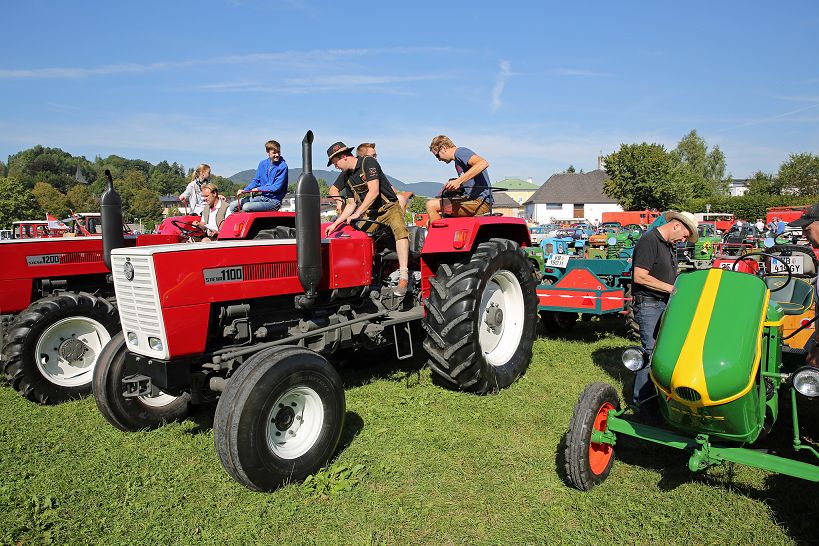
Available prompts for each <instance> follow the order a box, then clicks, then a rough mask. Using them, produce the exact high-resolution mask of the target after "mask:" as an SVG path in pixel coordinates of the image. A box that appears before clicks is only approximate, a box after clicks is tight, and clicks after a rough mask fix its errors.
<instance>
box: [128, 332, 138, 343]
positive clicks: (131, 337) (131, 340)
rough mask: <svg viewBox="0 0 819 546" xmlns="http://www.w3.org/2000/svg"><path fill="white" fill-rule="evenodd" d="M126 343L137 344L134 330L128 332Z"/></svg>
mask: <svg viewBox="0 0 819 546" xmlns="http://www.w3.org/2000/svg"><path fill="white" fill-rule="evenodd" d="M128 344H129V345H137V344H138V341H137V335H136V334H135V333H134V332H128Z"/></svg>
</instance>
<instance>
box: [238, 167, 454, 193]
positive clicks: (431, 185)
mask: <svg viewBox="0 0 819 546" xmlns="http://www.w3.org/2000/svg"><path fill="white" fill-rule="evenodd" d="M313 175H315V177H316V178H323V179H324V180H325V181H326V182H327V184H332V183H333V182H335V180H336V178H337V177H338V171H325V170H322V169H314V170H313ZM254 176H256V169H248V170H246V171H241V172H238V173H236V174H234V175H233V176H230V177H228V178H229V179H230V180H232V181H233V182H235V183H237V184H247V183H248V182H250V181H251V180H253V177H254ZM289 176H290V183H291V184H295V183H296V180H298V179H299V176H301V168H300V167H298V168H292V169H290V174H289ZM387 178H388V179H389V181H390V183H392V185H393V186H395V188H396V189H398V190H401V191H411V192H413V193H414V194H415V195H417V196H419V197H433V196H435V195H438V192H440V191H441V184H440V183H439V182H415V183H412V184H407V183H405V182H401V181H400V180H398V179H397V178H393V177H392V176H390V175H387Z"/></svg>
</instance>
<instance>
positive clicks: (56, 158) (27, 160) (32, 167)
mask: <svg viewBox="0 0 819 546" xmlns="http://www.w3.org/2000/svg"><path fill="white" fill-rule="evenodd" d="M76 161H77V160H76V159H75V158H74V156H72V155H71V154H69V153H68V152H64V151H63V150H61V149H59V148H45V147H43V146H39V145H38V146H34V147H33V148H29V149H27V150H23V151H22V152H18V153H16V154H14V155H13V156H11V157H10V158H9V165H8V167H9V176H13V177H15V178H17V179H18V180H19V181H20V182H22V183H23V185H25V186H26V187H28V188H33V187H34V184H36V183H37V182H45V183H46V184H50V185H52V186H54V187H55V188H56V189H57V190H59V191H61V192H64V191H66V190H67V189H68V188H69V187H70V186H71V185H72V184H74V183H76V181H75V180H74V173H75V172H76V169H77V163H76Z"/></svg>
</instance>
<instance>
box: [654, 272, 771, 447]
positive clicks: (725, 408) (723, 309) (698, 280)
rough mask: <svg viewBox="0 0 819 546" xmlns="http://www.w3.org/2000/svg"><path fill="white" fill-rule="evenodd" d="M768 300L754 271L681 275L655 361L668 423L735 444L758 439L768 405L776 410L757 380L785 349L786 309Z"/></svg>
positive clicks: (658, 385) (669, 307) (766, 291)
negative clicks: (782, 344)
mask: <svg viewBox="0 0 819 546" xmlns="http://www.w3.org/2000/svg"><path fill="white" fill-rule="evenodd" d="M769 299H770V292H769V291H768V288H767V286H766V285H765V283H764V281H762V280H761V279H760V278H758V277H756V276H753V275H747V274H743V273H738V272H733V271H723V270H721V269H710V270H704V271H697V272H694V273H690V274H686V275H683V276H681V277H680V278H679V279H678V280H677V283H676V285H675V294H674V296H673V297H672V298H671V300H670V302H669V305H668V308H667V309H666V312H665V315H664V317H663V323H662V326H661V329H660V335H659V337H658V339H657V343H656V346H655V349H654V353H653V355H652V364H651V366H652V367H651V378H652V380H653V381H654V384H655V385H656V386H657V389H658V390H659V392H660V410H661V412H662V414H663V417H664V418H665V419H666V421H667V422H668V423H669V424H670V425H671V426H673V427H674V428H677V429H678V430H681V431H683V432H687V433H692V434H700V433H708V434H713V435H714V436H716V437H720V438H723V439H726V440H732V441H736V442H752V441H754V440H755V439H756V438H757V436H758V435H759V433H760V431H761V430H762V426H763V423H764V421H765V414H766V411H769V412H770V411H773V412H775V411H776V409H775V408H776V404H775V403H773V404H770V403H766V398H765V396H760V392H759V385H758V384H757V378H758V376H759V366H760V363H761V362H768V361H771V362H779V355H777V354H765V353H766V352H769V351H773V352H776V351H781V348H780V339H779V338H780V335H781V334H780V330H781V325H782V316H783V315H782V311H781V309H779V307H778V306H776V305H772V306H770V307H769V305H768V301H769ZM774 396H776V394H775V393H772V394H771V397H774ZM768 402H771V400H770V399H769V400H768ZM774 402H775V400H774ZM766 407H767V408H768V409H767V410H766ZM773 417H775V415H773Z"/></svg>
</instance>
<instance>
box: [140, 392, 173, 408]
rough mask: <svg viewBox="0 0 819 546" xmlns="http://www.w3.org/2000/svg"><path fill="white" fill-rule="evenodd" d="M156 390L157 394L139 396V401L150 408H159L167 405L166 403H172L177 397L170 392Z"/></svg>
mask: <svg viewBox="0 0 819 546" xmlns="http://www.w3.org/2000/svg"><path fill="white" fill-rule="evenodd" d="M156 390H157V394H156V395H155V396H154V395H151V396H140V397H139V403H140V404H142V405H144V406H148V407H150V408H161V407H164V406H167V405H168V404H171V403H173V402H174V401H176V399H177V398H178V397H177V396H172V395H170V394H165V393H164V392H162V391H161V390H159V389H156Z"/></svg>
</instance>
